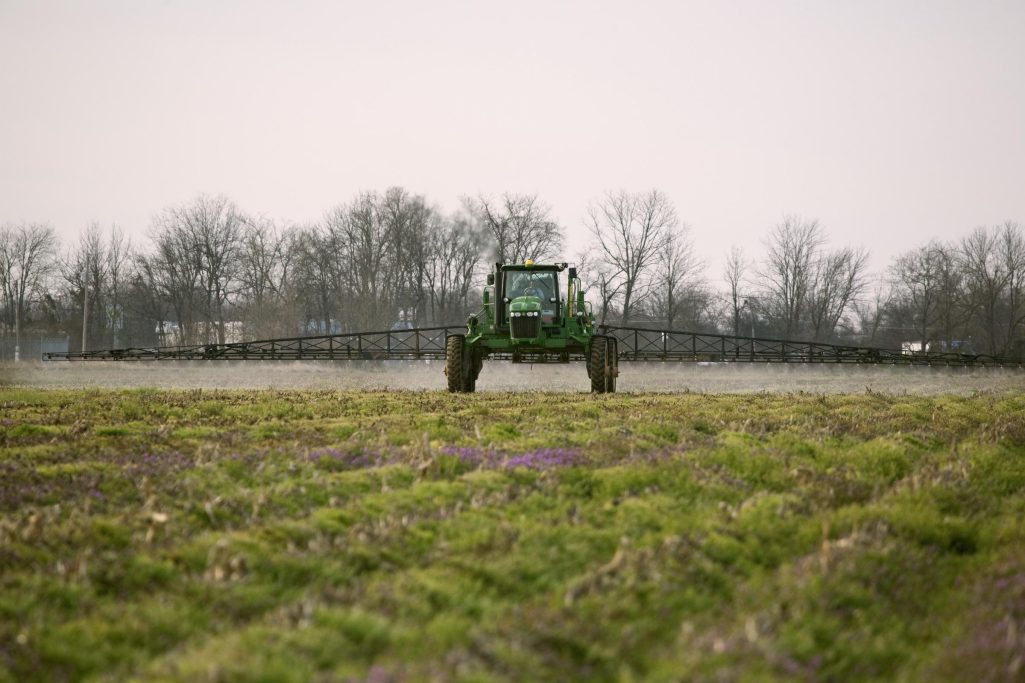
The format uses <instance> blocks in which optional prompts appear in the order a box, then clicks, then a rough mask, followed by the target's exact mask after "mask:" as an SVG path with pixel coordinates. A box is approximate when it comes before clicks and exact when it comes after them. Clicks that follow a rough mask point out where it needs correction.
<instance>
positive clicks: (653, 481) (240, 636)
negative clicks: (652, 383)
mask: <svg viewBox="0 0 1025 683" xmlns="http://www.w3.org/2000/svg"><path fill="white" fill-rule="evenodd" d="M485 372H487V370H485ZM484 379H485V375H482V378H481V381H482V384H483V382H484ZM859 382H860V380H859ZM1019 382H1020V378H1019ZM962 388H963V385H962ZM0 407H2V410H0V681H5V682H6V681H28V680H55V681H62V680H82V679H89V680H100V681H103V680H125V679H134V680H140V681H153V680H181V681H203V680H210V681H222V680H223V681H234V680H262V681H278V680H280V681H290V680H296V681H301V680H323V681H349V680H351V681H373V682H375V683H384V682H386V681H406V680H439V681H449V680H465V681H544V680H589V681H609V680H618V681H640V680H645V681H648V680H650V681H672V680H709V681H720V680H724V681H733V680H766V681H772V680H781V681H782V680H788V681H789V680H807V681H818V680H825V681H852V680H866V681H867V680H907V681H934V680H945V681H973V682H974V681H987V680H989V681H1000V680H1016V679H1020V678H1021V677H1022V676H1025V392H1023V391H1021V390H1020V389H1019V390H1017V391H1013V390H1012V391H992V392H987V391H974V392H967V393H964V394H963V395H954V394H952V393H943V394H933V395H913V394H911V395H902V392H897V393H890V392H879V391H875V390H872V389H871V387H869V388H868V389H867V390H866V389H865V387H864V386H862V387H861V388H860V390H857V391H852V392H851V393H845V394H844V393H842V394H834V393H825V392H795V393H771V394H770V393H758V392H752V393H746V394H735V393H734V394H714V393H698V392H691V393H678V394H620V395H616V396H611V397H593V396H590V395H587V394H584V393H535V392H521V393H502V392H484V393H480V394H477V395H469V396H456V395H449V394H447V393H443V392H437V391H391V392H385V391H328V390H302V389H287V390H286V389H261V390H210V389H188V390H166V389H52V388H51V389H43V388H26V387H14V386H8V387H5V388H3V387H0Z"/></svg>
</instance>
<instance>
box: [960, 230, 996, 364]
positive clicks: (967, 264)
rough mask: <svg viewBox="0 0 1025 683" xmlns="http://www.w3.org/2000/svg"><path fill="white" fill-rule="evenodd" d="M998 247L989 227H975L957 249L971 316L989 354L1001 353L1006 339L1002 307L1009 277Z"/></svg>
mask: <svg viewBox="0 0 1025 683" xmlns="http://www.w3.org/2000/svg"><path fill="white" fill-rule="evenodd" d="M997 249H998V244H997V239H996V236H995V235H993V234H991V233H990V232H989V231H988V230H986V228H976V229H975V230H973V231H972V232H971V234H970V235H968V236H967V237H965V238H964V239H962V240H961V244H960V248H959V250H958V252H959V256H960V260H961V270H962V272H963V273H964V277H965V281H964V282H965V293H966V298H967V304H968V307H969V311H970V315H971V317H972V320H973V322H974V324H975V325H976V326H977V328H978V329H979V330H980V331H981V332H982V335H983V337H984V338H985V340H986V350H987V351H988V352H989V353H1000V352H1001V351H1002V350H1003V348H1002V347H1003V341H1004V339H1005V336H1004V334H1003V332H1002V330H1001V329H1000V328H1001V322H1002V321H1001V319H1000V317H1001V316H1000V312H1001V311H1000V307H1001V299H1002V298H1003V296H1004V293H1005V290H1006V287H1007V281H1008V277H1007V271H1006V270H1004V268H1003V264H1002V263H1001V259H1000V255H999V253H998V251H997Z"/></svg>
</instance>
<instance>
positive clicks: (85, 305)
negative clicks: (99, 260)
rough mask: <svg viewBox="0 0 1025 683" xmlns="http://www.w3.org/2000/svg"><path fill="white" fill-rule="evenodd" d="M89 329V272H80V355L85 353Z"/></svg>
mask: <svg viewBox="0 0 1025 683" xmlns="http://www.w3.org/2000/svg"><path fill="white" fill-rule="evenodd" d="M88 329H89V271H82V353H85V342H86V333H87V331H88Z"/></svg>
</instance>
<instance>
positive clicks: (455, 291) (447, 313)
mask: <svg viewBox="0 0 1025 683" xmlns="http://www.w3.org/2000/svg"><path fill="white" fill-rule="evenodd" d="M482 242H483V237H482V235H481V234H480V232H479V230H478V229H477V228H476V227H475V226H474V224H473V221H472V220H471V219H470V218H469V217H468V216H465V215H456V216H454V217H452V218H451V219H448V220H444V221H439V222H438V224H437V225H436V228H435V231H434V237H433V238H432V239H431V241H430V244H429V245H428V246H429V251H428V254H429V258H428V261H427V264H428V267H427V268H426V269H425V271H424V276H425V279H424V284H425V286H426V289H427V292H428V298H429V300H430V320H431V322H432V323H433V324H436V325H437V324H449V323H454V322H459V321H460V320H461V319H462V317H463V316H464V315H465V313H466V309H467V306H468V305H469V299H470V288H471V286H472V284H473V278H474V273H475V272H476V271H477V267H478V266H479V264H480V259H481V245H482Z"/></svg>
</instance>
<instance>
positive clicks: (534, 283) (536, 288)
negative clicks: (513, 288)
mask: <svg viewBox="0 0 1025 683" xmlns="http://www.w3.org/2000/svg"><path fill="white" fill-rule="evenodd" d="M544 284H545V283H544V282H543V280H542V279H541V278H540V277H529V278H528V279H527V285H526V286H525V287H524V288H523V295H524V296H536V297H537V298H540V299H542V300H543V299H544V297H545V287H544Z"/></svg>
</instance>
